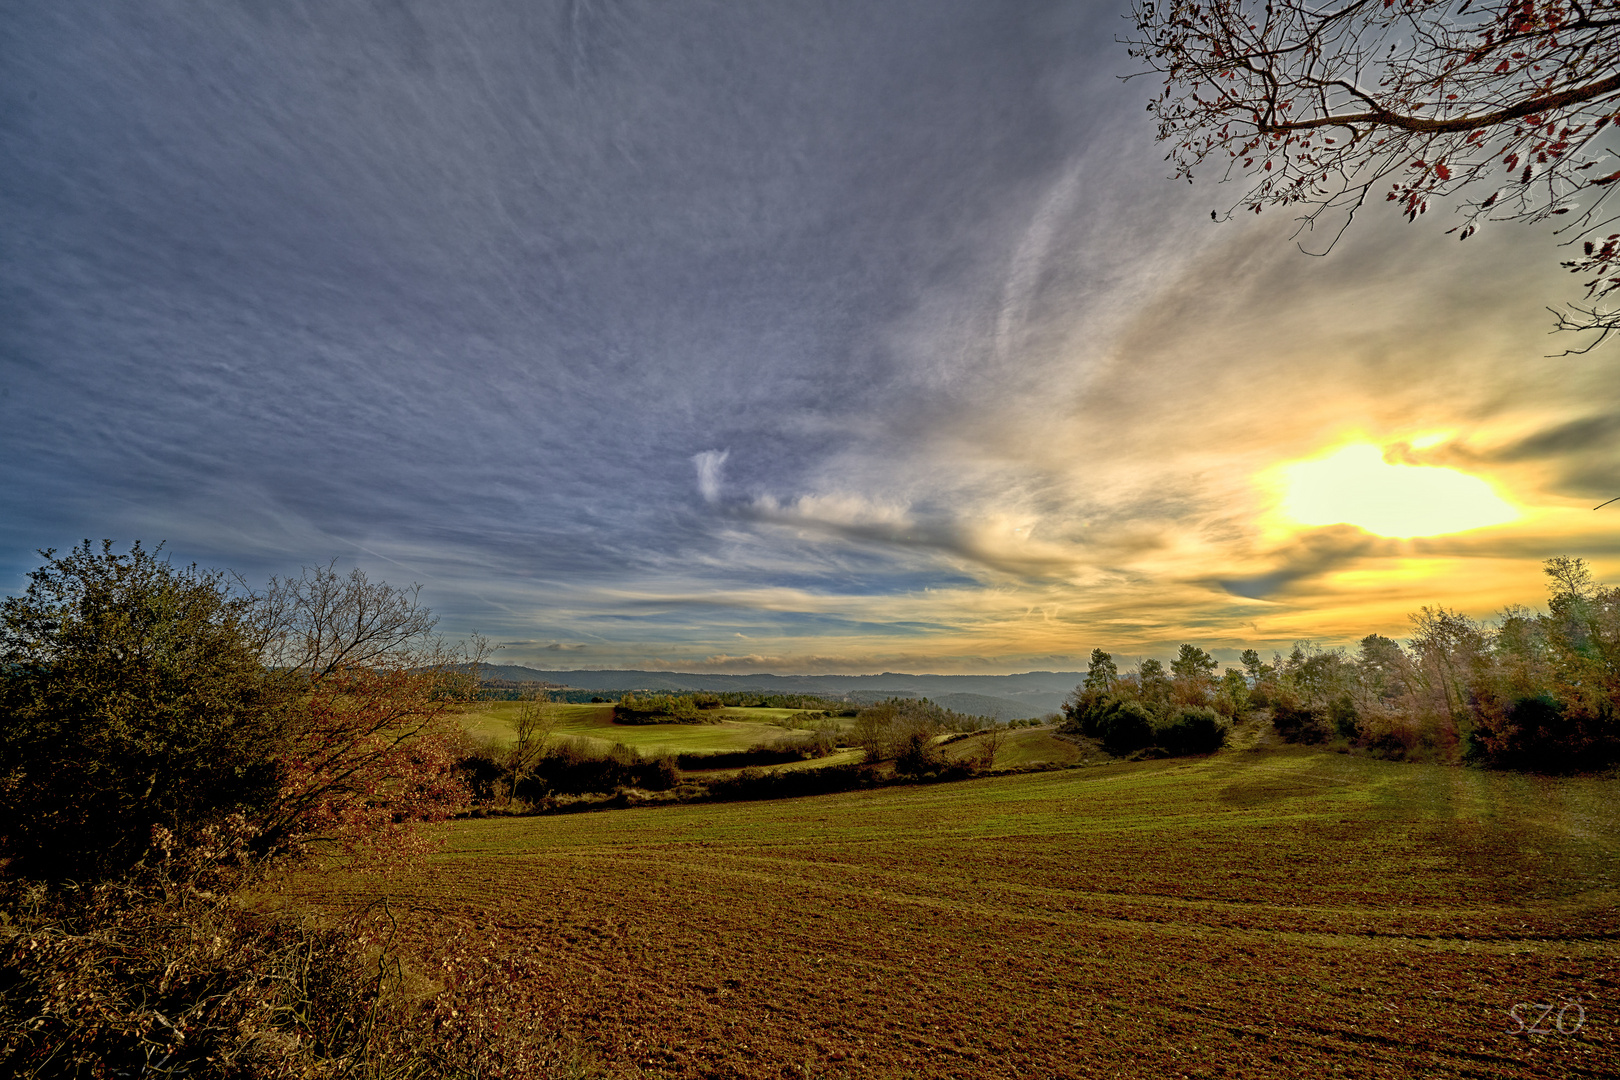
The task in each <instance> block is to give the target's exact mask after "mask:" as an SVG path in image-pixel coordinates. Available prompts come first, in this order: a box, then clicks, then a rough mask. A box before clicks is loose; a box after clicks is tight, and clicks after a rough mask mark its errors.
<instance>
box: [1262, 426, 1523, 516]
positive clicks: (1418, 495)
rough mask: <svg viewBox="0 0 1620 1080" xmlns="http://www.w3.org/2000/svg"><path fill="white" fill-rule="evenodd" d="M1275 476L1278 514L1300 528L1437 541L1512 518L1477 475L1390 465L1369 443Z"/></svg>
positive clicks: (1512, 512)
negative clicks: (1279, 487) (1351, 529)
mask: <svg viewBox="0 0 1620 1080" xmlns="http://www.w3.org/2000/svg"><path fill="white" fill-rule="evenodd" d="M1281 473H1282V476H1283V480H1284V494H1283V499H1282V507H1281V509H1282V512H1283V513H1284V514H1286V515H1287V516H1289V517H1290V518H1292V519H1294V520H1295V521H1297V522H1299V523H1300V524H1302V525H1338V524H1348V525H1354V526H1356V527H1357V528H1360V529H1365V530H1366V531H1367V532H1370V533H1373V534H1375V535H1378V536H1396V537H1411V536H1437V535H1439V534H1441V533H1455V532H1463V531H1465V530H1467V529H1480V528H1484V527H1485V526H1487V525H1501V524H1504V523H1506V522H1509V521H1513V520H1514V519H1516V518H1517V517H1518V516H1519V514H1518V511H1516V510H1515V509H1514V508H1513V507H1512V506H1510V505H1509V504H1508V503H1507V502H1506V501H1505V500H1504V499H1503V498H1502V497H1501V496H1500V495H1498V494H1497V493H1496V492H1495V491H1494V490H1493V489H1492V488H1491V485H1490V484H1488V483H1486V482H1485V481H1484V480H1482V479H1480V478H1479V477H1477V476H1469V475H1468V474H1467V473H1461V472H1458V471H1457V470H1455V469H1443V468H1438V467H1435V466H1423V465H1391V464H1389V463H1388V462H1386V461H1385V460H1384V455H1383V452H1382V451H1381V450H1380V449H1379V448H1378V447H1377V446H1374V445H1372V444H1370V443H1354V444H1352V445H1350V446H1346V447H1344V448H1343V449H1341V450H1336V451H1334V452H1333V453H1332V454H1329V455H1328V456H1326V457H1321V458H1316V459H1314V460H1311V461H1301V462H1297V463H1295V464H1293V465H1288V466H1284V467H1283V469H1282V470H1281Z"/></svg>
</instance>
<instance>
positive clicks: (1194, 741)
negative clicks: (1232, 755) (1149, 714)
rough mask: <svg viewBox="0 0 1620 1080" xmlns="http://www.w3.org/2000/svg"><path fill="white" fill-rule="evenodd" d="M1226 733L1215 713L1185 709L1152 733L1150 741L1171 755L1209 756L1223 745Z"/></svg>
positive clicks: (1206, 709) (1204, 708)
mask: <svg viewBox="0 0 1620 1080" xmlns="http://www.w3.org/2000/svg"><path fill="white" fill-rule="evenodd" d="M1229 730H1230V729H1229V728H1228V726H1227V723H1226V721H1225V720H1223V719H1221V716H1220V714H1219V713H1217V712H1216V711H1215V710H1214V709H1212V708H1209V707H1208V706H1206V705H1186V706H1183V707H1181V708H1180V709H1177V710H1176V711H1175V713H1174V714H1172V715H1171V717H1170V719H1169V720H1167V721H1165V722H1164V723H1161V724H1158V725H1156V726H1155V728H1154V730H1153V741H1154V743H1155V744H1157V745H1158V746H1162V747H1163V748H1164V749H1166V750H1168V751H1169V752H1170V753H1171V754H1172V755H1176V756H1180V755H1183V754H1210V753H1214V752H1215V751H1216V750H1219V749H1220V748H1221V747H1223V746H1225V745H1226V736H1227V733H1228V731H1229Z"/></svg>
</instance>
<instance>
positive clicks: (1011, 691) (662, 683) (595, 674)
mask: <svg viewBox="0 0 1620 1080" xmlns="http://www.w3.org/2000/svg"><path fill="white" fill-rule="evenodd" d="M484 677H485V678H488V679H501V680H505V681H508V682H545V683H550V684H552V685H554V686H567V687H573V688H576V689H580V690H591V691H595V692H599V693H623V692H624V691H626V690H657V691H662V692H666V693H667V692H682V693H690V692H691V691H694V690H711V691H716V692H719V691H724V690H757V691H760V692H762V693H767V694H819V695H821V696H822V697H832V698H846V699H848V700H851V701H859V702H862V703H865V702H870V701H878V700H881V699H883V698H885V697H925V698H929V699H930V700H932V701H934V702H935V703H937V704H940V705H943V706H945V707H946V708H947V709H955V710H956V711H957V712H962V713H972V714H976V715H980V716H995V717H997V718H998V719H1001V720H1021V719H1027V718H1029V717H1039V716H1045V715H1046V714H1047V713H1050V712H1056V711H1057V708H1058V706H1059V705H1061V704H1062V703H1063V699H1064V698H1065V697H1067V696H1068V694H1069V691H1071V690H1073V689H1074V688H1075V685H1076V684H1078V683H1079V682H1080V681H1081V680H1082V679H1084V678H1085V673H1084V672H1079V671H1029V672H1025V673H1024V674H1022V675H906V674H902V673H898V672H892V671H886V672H884V673H883V674H881V675H770V674H765V673H759V674H753V675H709V674H702V673H697V672H679V671H635V670H619V671H579V670H575V671H542V670H539V669H537V668H531V667H523V666H521V665H518V664H485V665H484Z"/></svg>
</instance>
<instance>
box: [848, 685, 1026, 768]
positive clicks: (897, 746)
mask: <svg viewBox="0 0 1620 1080" xmlns="http://www.w3.org/2000/svg"><path fill="white" fill-rule="evenodd" d="M994 723H995V721H993V720H991V719H990V718H989V717H985V716H967V715H964V714H962V713H959V712H955V711H953V710H951V709H947V708H944V707H943V706H940V705H935V704H934V703H933V702H932V701H929V700H928V699H927V698H889V699H888V700H886V701H881V702H879V703H878V704H876V705H872V706H869V707H867V708H865V709H862V710H861V711H860V712H859V713H857V714H856V715H855V723H854V724H853V725H852V726H851V728H850V731H849V739H850V741H851V742H852V743H853V744H854V745H856V746H859V747H861V748H862V749H864V750H865V751H866V760H867V761H892V760H894V759H895V758H897V757H898V756H900V754H901V753H902V752H903V751H904V750H905V749H906V748H907V746H908V745H910V744H911V742H912V740H913V737H914V736H925V737H929V738H932V737H933V736H934V735H937V734H939V733H940V732H943V731H978V730H980V729H982V728H986V727H990V726H993V725H994Z"/></svg>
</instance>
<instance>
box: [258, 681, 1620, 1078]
mask: <svg viewBox="0 0 1620 1080" xmlns="http://www.w3.org/2000/svg"><path fill="white" fill-rule="evenodd" d="M582 708H583V707H582ZM739 711H742V710H739ZM590 715H596V714H590ZM587 719H588V718H587V714H585V713H583V712H582V713H581V714H580V720H579V726H580V728H581V729H583V728H584V727H585V726H586V723H587ZM732 722H733V723H736V724H738V725H744V724H747V723H748V721H741V720H739V721H732ZM619 730H628V729H619ZM688 730H693V729H688ZM722 730H725V729H722ZM763 730H765V731H772V730H776V729H772V728H769V727H766V728H764V729H763ZM693 733H694V734H701V731H700V730H699V731H693ZM1012 734H1013V735H1014V736H1018V737H1019V738H1017V739H1012V738H1010V739H1009V740H1008V743H1007V744H1006V746H1005V747H1004V752H1012V753H1015V754H1016V753H1022V752H1024V751H1021V750H1019V745H1020V742H1027V743H1030V744H1033V743H1035V742H1036V741H1037V740H1040V739H1050V738H1051V736H1050V734H1049V733H1045V732H1042V731H1041V729H1029V730H1028V731H1019V732H1014V733H1012ZM1024 750H1027V752H1029V753H1031V754H1033V753H1037V752H1039V747H1036V746H1034V745H1031V746H1029V747H1025V748H1024ZM1617 793H1620V789H1617V787H1616V784H1615V782H1614V781H1612V780H1599V779H1563V780H1556V779H1546V778H1541V777H1535V776H1526V775H1518V774H1501V773H1490V772H1484V771H1478V770H1472V769H1460V768H1454V767H1445V766H1438V765H1416V764H1395V763H1389V762H1383V761H1378V760H1374V759H1371V758H1367V757H1364V756H1355V755H1341V754H1334V753H1331V752H1323V751H1320V750H1315V751H1313V750H1304V749H1299V748H1283V749H1266V750H1264V751H1263V752H1254V753H1251V752H1241V751H1240V752H1226V753H1221V754H1217V755H1213V756H1210V757H1205V758H1196V759H1180V760H1164V761H1143V762H1131V763H1123V762H1121V763H1110V764H1102V765H1091V766H1089V767H1084V768H1075V769H1070V770H1066V771H1056V772H1045V773H1031V774H1024V775H1008V776H999V777H988V778H983V779H977V780H970V781H964V782H960V783H950V784H936V785H923V786H915V787H896V788H884V789H878V790H871V791H863V792H852V793H847V794H842V795H829V796H822V797H818V798H808V799H795V800H786V801H781V802H767V803H732V804H692V805H678V806H669V807H663V808H645V809H631V810H621V811H614V812H604V813H588V814H575V815H567V816H551V817H526V818H497V819H488V820H476V821H473V820H468V821H458V822H453V823H450V824H447V825H445V826H442V827H440V828H441V829H442V836H443V839H444V846H443V848H442V850H440V851H439V852H438V853H437V854H435V855H433V856H431V857H430V858H429V859H428V860H427V862H426V863H425V864H424V865H422V866H420V867H417V868H412V869H403V870H397V871H395V872H394V873H392V874H390V875H386V876H377V875H374V874H361V873H354V872H345V873H326V874H312V875H308V876H304V877H301V878H298V879H296V880H295V882H293V883H292V884H291V886H290V888H291V890H292V893H293V896H292V899H294V900H295V901H297V902H303V903H309V904H313V905H315V906H317V907H319V908H324V909H326V910H328V911H332V912H344V911H352V910H355V909H358V908H361V907H363V906H364V905H366V904H369V903H371V902H373V901H374V900H376V899H378V898H382V899H385V900H386V902H387V904H388V906H389V910H390V912H391V914H392V915H393V916H394V917H395V918H397V919H398V920H399V925H400V930H401V937H400V939H399V941H401V942H403V943H404V944H403V945H402V949H403V951H404V953H405V954H406V956H407V957H408V958H409V959H410V961H411V962H412V963H413V964H414V965H415V966H416V967H417V969H418V971H419V972H421V973H422V977H423V978H426V979H432V978H435V977H441V975H442V973H443V972H448V971H453V970H455V969H456V965H457V964H458V963H461V962H462V959H461V958H462V957H463V956H464V955H465V954H466V953H468V952H469V951H471V952H478V951H484V952H488V951H491V950H493V951H494V952H495V953H496V954H498V956H499V963H498V965H497V969H498V970H499V971H500V972H501V974H500V976H499V978H500V980H501V982H502V985H501V987H500V992H501V993H502V994H505V995H509V996H512V997H514V998H516V999H517V1000H518V1001H520V1002H521V1007H522V1008H524V1009H532V1010H534V1011H535V1012H536V1013H538V1014H541V1015H544V1016H545V1017H547V1018H549V1020H550V1022H551V1023H552V1024H553V1025H554V1026H555V1027H556V1029H557V1030H558V1031H559V1032H560V1034H561V1035H562V1036H563V1037H564V1038H566V1039H569V1040H572V1041H573V1042H575V1043H576V1044H577V1045H578V1046H579V1047H581V1049H582V1050H583V1051H584V1053H585V1054H586V1055H588V1057H589V1058H591V1059H592V1060H594V1063H595V1067H594V1069H595V1074H596V1075H600V1076H604V1077H694V1078H695V1077H863V1076H869V1077H905V1076H917V1077H963V1078H968V1077H986V1076H989V1077H1014V1076H1023V1077H1092V1076H1143V1077H1156V1078H1157V1077H1170V1076H1243V1077H1307V1076H1358V1077H1408V1076H1447V1077H1449V1076H1457V1077H1464V1076H1466V1077H1518V1076H1535V1077H1559V1078H1567V1077H1594V1078H1596V1077H1610V1076H1614V1075H1616V1074H1617V1073H1620V1032H1617V1031H1616V1020H1617V1001H1620V938H1617V929H1620V886H1617V879H1616V875H1617V872H1620V823H1617V820H1616V818H1617V815H1616V808H1617V805H1620V799H1617V798H1616V795H1617ZM443 977H448V976H443ZM1537 1002H1540V1003H1550V1004H1552V1005H1553V1006H1554V1007H1555V1010H1556V1009H1563V1014H1562V1025H1563V1028H1564V1029H1565V1030H1564V1032H1560V1031H1559V1030H1558V1027H1557V1020H1556V1016H1557V1013H1556V1011H1555V1012H1553V1013H1549V1014H1548V1015H1546V1016H1544V1017H1543V1016H1540V1015H1539V1014H1540V1013H1541V1010H1540V1009H1538V1008H1531V1007H1529V1006H1530V1004H1531V1003H1537ZM1571 1003H1575V1004H1571ZM1515 1009H1517V1012H1516V1013H1515ZM1578 1017H1584V1022H1583V1023H1580V1024H1578V1025H1577V1019H1578ZM1538 1021H1539V1023H1538ZM1526 1027H1531V1028H1536V1029H1537V1032H1527V1031H1524V1030H1522V1029H1524V1028H1526ZM1577 1027H1578V1030H1576V1028H1577ZM1542 1030H1545V1031H1546V1032H1547V1033H1546V1034H1541V1033H1538V1032H1539V1031H1542Z"/></svg>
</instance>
